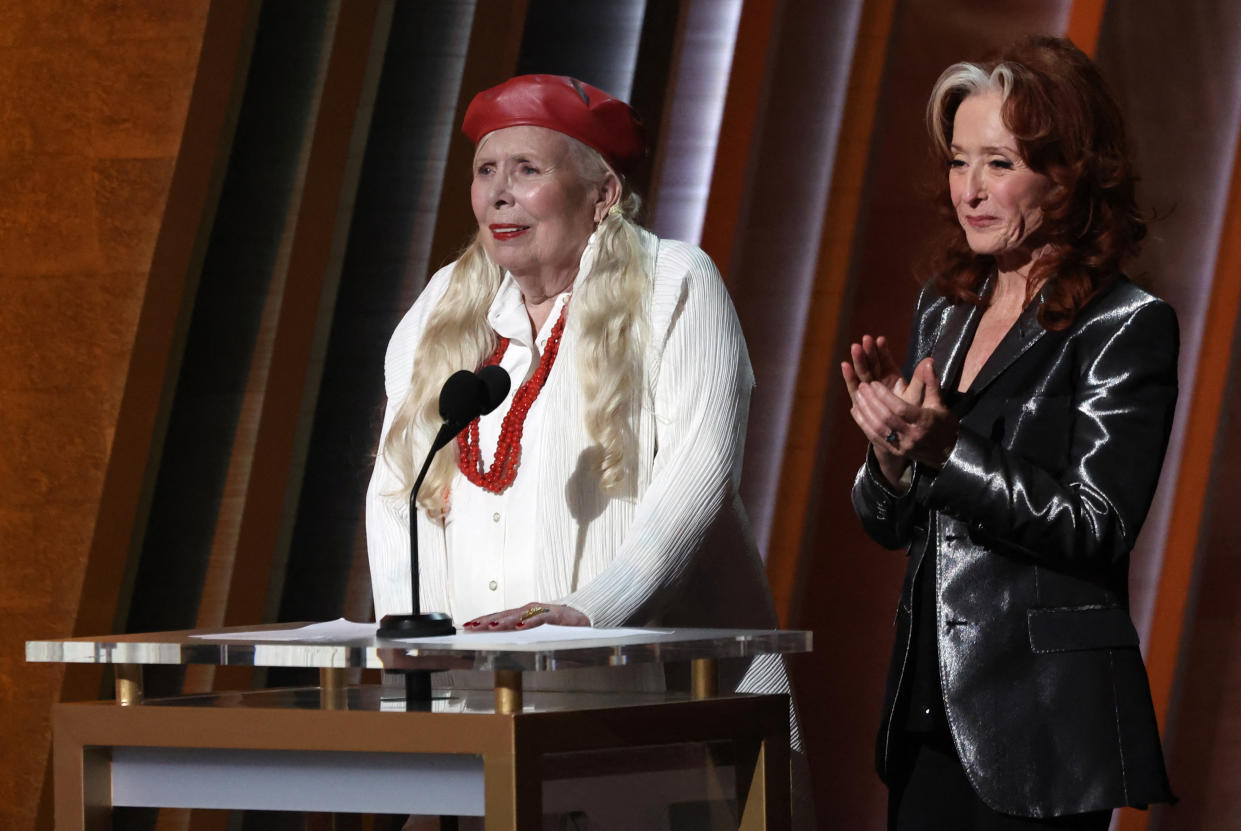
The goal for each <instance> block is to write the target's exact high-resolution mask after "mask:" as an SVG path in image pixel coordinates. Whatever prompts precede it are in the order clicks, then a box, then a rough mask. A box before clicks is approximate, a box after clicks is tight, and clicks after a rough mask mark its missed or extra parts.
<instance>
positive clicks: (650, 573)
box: [367, 75, 788, 691]
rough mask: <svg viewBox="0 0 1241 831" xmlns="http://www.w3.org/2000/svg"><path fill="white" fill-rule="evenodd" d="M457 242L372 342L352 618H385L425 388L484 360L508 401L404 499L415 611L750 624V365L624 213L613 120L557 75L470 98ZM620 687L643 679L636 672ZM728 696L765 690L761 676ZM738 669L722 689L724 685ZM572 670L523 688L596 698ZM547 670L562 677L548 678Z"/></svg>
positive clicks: (758, 578)
mask: <svg viewBox="0 0 1241 831" xmlns="http://www.w3.org/2000/svg"><path fill="white" fill-rule="evenodd" d="M463 131H464V132H465V134H466V135H467V136H468V137H469V138H470V139H471V140H472V141H473V142H474V143H475V154H474V175H473V182H472V184H471V186H470V197H471V203H472V205H473V209H474V216H475V218H476V219H477V221H478V233H477V236H476V237H475V239H474V241H473V242H472V243H470V245H469V246H468V247H467V248H466V250H465V252H464V253H463V254H462V255H461V257H460V258H459V259H458V260H457V261H456V262H454V263H452V264H450V265H448V266H446V267H445V268H443V269H441V270H440V271H439V272H438V273H436V274H435V275H434V276H433V277H432V278H431V280H430V282H429V283H428V284H427V287H426V289H425V290H424V291H423V292H422V295H421V296H420V297H419V298H418V301H417V302H416V303H415V304H414V306H413V308H412V309H411V310H410V312H409V313H408V314H407V315H406V316H405V318H404V320H402V321H401V323H400V325H399V326H398V327H397V329H396V332H395V334H394V335H393V337H392V341H391V344H390V346H389V348H388V355H387V361H386V365H385V376H386V385H387V393H388V407H387V412H386V414H385V417H384V423H383V434H382V438H381V440H380V446H379V453H378V459H377V461H376V464H375V469H374V474H373V478H372V480H371V485H370V489H369V492H368V496H367V540H368V548H369V554H370V566H371V582H372V587H373V591H374V598H375V611H376V614H377V615H379V616H382V615H386V614H389V613H403V612H408V611H409V609H410V606H411V603H410V574H409V568H410V558H409V526H408V523H409V521H410V519H409V516H408V507H407V506H408V504H409V494H410V489H411V484H412V482H413V480H414V478H415V473H416V465H418V464H421V461H422V458H423V457H424V456H425V454H426V450H427V448H428V447H429V446H430V443H431V441H432V439H433V437H434V436H435V434H436V431H437V429H438V427H439V426H440V423H441V419H440V416H439V413H438V409H437V399H438V394H439V390H440V385H441V384H442V383H443V382H444V379H446V378H447V377H448V376H449V375H450V374H452V373H453V372H454V371H457V370H461V369H470V370H474V369H477V368H479V367H480V366H484V365H488V364H499V366H501V367H503V368H504V369H505V370H506V371H507V372H508V373H509V375H510V376H511V378H512V379H513V388H512V391H511V392H510V394H509V395H508V397H507V399H506V400H505V401H504V402H503V403H502V404H501V405H500V406H499V407H498V408H497V409H496V410H495V411H493V412H492V413H490V414H488V415H484V416H482V417H481V418H480V419H478V420H477V421H475V422H474V423H473V424H472V425H470V427H469V428H468V429H467V430H466V431H465V432H463V433H462V434H461V436H459V437H458V440H457V444H456V446H455V447H452V448H450V450H452V451H453V452H445V453H441V454H440V455H439V456H438V457H437V459H436V461H435V462H434V463H433V465H432V466H431V468H430V472H429V473H428V475H427V478H426V480H425V481H424V483H423V486H422V488H421V489H420V491H419V495H418V510H417V517H416V520H415V521H416V522H417V523H418V526H417V535H418V542H419V555H420V569H419V573H420V576H421V579H420V603H421V608H422V609H424V610H428V611H443V612H447V613H449V614H450V615H451V616H452V617H453V619H454V620H456V621H457V622H458V625H461V624H464V627H465V629H466V630H467V631H469V630H474V631H479V630H482V631H488V630H504V629H512V628H518V627H533V626H538V625H541V624H544V623H555V624H560V625H571V626H605V627H606V626H621V625H636V626H646V625H664V626H676V625H684V626H707V627H712V626H716V627H741V628H770V627H774V626H775V625H776V616H775V613H774V607H773V603H772V600H771V595H770V592H769V590H768V588H767V583H766V579H765V575H764V570H763V565H762V562H761V560H760V558H759V556H758V553H757V550H756V548H755V545H754V541H753V537H752V535H751V534H750V532H749V528H748V524H747V520H746V517H745V512H744V509H743V507H742V504H741V501H740V499H739V497H738V490H737V486H738V479H739V476H740V472H741V458H742V449H743V445H744V440H745V425H746V416H747V413H748V408H749V399H750V390H751V388H752V386H753V376H752V371H751V368H750V362H749V358H748V355H747V353H746V347H745V342H744V341H743V339H742V336H741V330H740V328H739V326H738V323H737V317H736V314H735V312H734V310H733V307H732V303H731V301H730V300H729V297H728V293H727V292H726V290H725V288H724V285H723V282H722V281H721V280H720V276H719V273H718V272H717V270H716V268H715V266H714V265H713V264H712V262H711V260H710V259H709V258H708V257H707V256H706V255H705V254H703V252H702V251H700V250H699V249H697V248H695V247H694V246H692V245H688V244H686V243H682V242H675V241H671V240H661V239H658V238H656V237H655V236H653V235H651V234H650V233H648V232H646V231H644V230H643V229H641V228H640V227H638V226H637V225H636V224H634V221H633V216H634V213H635V211H636V210H637V207H638V199H637V197H636V196H635V195H634V194H633V193H632V192H630V191H629V190H628V185H627V180H626V176H627V175H628V174H629V173H630V172H631V171H632V169H633V167H634V165H635V163H637V162H639V161H640V160H641V159H642V157H643V155H644V153H645V145H644V142H643V138H642V133H641V125H640V123H639V121H638V119H637V117H636V115H635V113H634V112H633V110H632V109H631V108H630V107H629V106H628V105H627V104H625V103H624V102H622V101H619V100H617V99H615V98H613V97H611V96H609V95H607V94H606V93H604V92H602V91H601V90H598V89H595V88H594V87H592V86H589V85H587V84H584V83H581V82H580V81H576V80H574V79H572V78H566V77H560V76H548V75H527V76H522V77H518V78H513V79H511V80H509V81H507V82H505V83H503V84H501V85H499V86H497V87H495V88H493V89H490V90H487V91H485V92H482V93H480V94H479V95H478V96H476V97H475V98H474V100H473V102H472V103H471V104H470V106H469V108H468V110H467V111H466V115H465V121H464V124H463ZM633 669H634V670H635V673H631V677H630V678H628V679H627V683H630V684H634V683H636V684H639V685H641V686H646V687H650V686H652V685H653V684H657V685H662V683H663V678H662V674H661V675H659V677H658V678H652V677H650V674H649V672H648V673H647V674H646V677H644V678H634V677H632V675H634V674H637V675H641V674H642V673H641V672H640V670H642V669H648V670H649V669H651V668H650V667H647V668H641V667H639V668H633ZM746 670H747V667H734V668H733V672H734V676H733V677H731V678H724V679H721V680H722V684H724V685H726V686H727V687H729V688H738V689H745V690H752V691H753V690H764V691H771V690H780V691H786V690H787V689H788V686H787V681H786V680H785V676H784V671H783V665H782V664H781V662H780V661H779V660H778V659H776V660H759V661H756V662H754V664H753V665H752V666H749V667H748V671H746ZM743 671H745V677H744V678H742V677H741V676H742V672H743ZM608 672H609V675H608V676H607V677H606V678H603V679H601V678H599V677H598V676H596V677H594V678H593V679H592V678H590V677H589V676H587V677H582V676H580V675H578V676H577V677H576V678H575V677H572V676H574V675H576V674H577V672H576V671H569V672H566V673H554V674H552V675H553V676H554V677H553V678H548V679H537V678H536V679H531V680H530V681H529V682H528V685H529V686H530V687H534V688H537V687H538V686H540V685H543V686H548V685H551V684H557V682H559V685H560V686H563V685H564V684H565V683H568V684H570V685H574V686H591V685H597V684H599V683H601V682H602V683H607V684H609V685H614V684H616V683H621V682H619V681H618V680H617V675H616V674H615V671H613V670H609V671H608ZM565 678H568V681H567V682H566V681H565V680H564V679H565Z"/></svg>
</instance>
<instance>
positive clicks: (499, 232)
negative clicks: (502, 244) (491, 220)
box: [487, 224, 530, 241]
mask: <svg viewBox="0 0 1241 831" xmlns="http://www.w3.org/2000/svg"><path fill="white" fill-rule="evenodd" d="M487 229H488V230H489V231H491V236H492V237H494V238H495V239H498V240H501V241H504V240H510V239H516V238H517V237H519V236H521V235H522V234H524V233H526V231H529V230H530V226H529V225H498V224H497V225H488V226H487Z"/></svg>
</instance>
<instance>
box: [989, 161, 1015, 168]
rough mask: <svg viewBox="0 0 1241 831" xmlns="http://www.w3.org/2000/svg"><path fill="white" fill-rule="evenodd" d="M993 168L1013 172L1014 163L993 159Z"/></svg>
mask: <svg viewBox="0 0 1241 831" xmlns="http://www.w3.org/2000/svg"><path fill="white" fill-rule="evenodd" d="M991 166H992V167H998V168H1000V169H1001V170H1012V169H1013V163H1012V162H1010V161H1009V160H1008V159H992V160H991Z"/></svg>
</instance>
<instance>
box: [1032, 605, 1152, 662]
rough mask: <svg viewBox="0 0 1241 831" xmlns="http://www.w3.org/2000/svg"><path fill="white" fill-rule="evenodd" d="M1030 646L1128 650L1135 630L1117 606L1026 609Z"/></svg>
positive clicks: (1036, 648)
mask: <svg viewBox="0 0 1241 831" xmlns="http://www.w3.org/2000/svg"><path fill="white" fill-rule="evenodd" d="M1026 625H1027V627H1028V629H1029V632H1030V649H1031V650H1032V651H1034V652H1038V653H1048V652H1073V651H1076V650H1082V649H1128V648H1136V647H1137V645H1138V630H1137V629H1136V628H1134V625H1133V620H1132V619H1130V617H1129V613H1128V612H1127V611H1125V610H1124V609H1122V608H1120V607H1118V606H1070V607H1062V608H1048V609H1030V610H1028V611H1027V612H1026Z"/></svg>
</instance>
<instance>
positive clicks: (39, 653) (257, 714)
mask: <svg viewBox="0 0 1241 831" xmlns="http://www.w3.org/2000/svg"><path fill="white" fill-rule="evenodd" d="M302 625H303V624H287V625H284V626H282V627H281V626H276V627H267V629H280V628H285V629H296V628H298V627H300V626H302ZM235 631H238V632H241V631H243V630H235ZM244 631H246V632H249V631H252V628H251V629H246V630H244ZM205 633H206V630H204V631H203V632H191V631H180V632H159V633H151V634H139V635H116V636H108V637H88V638H70V639H64V640H48V641H28V642H27V644H26V658H27V660H28V661H52V662H65V663H110V664H113V665H114V670H115V674H116V700H115V701H92V702H76V703H62V704H57V705H55V708H54V715H53V755H54V778H55V820H56V828H57V829H62V830H63V831H68V829H91V831H95V829H101V828H107V827H110V815H111V809H112V808H113V807H121V806H138V807H170V808H177V807H180V808H235V809H249V810H293V811H325V812H348V813H409V814H431V815H445V816H469V815H475V816H477V815H483V816H485V827H486V829H487V831H500V830H501V829H503V830H504V831H509V830H510V829H515V830H519V831H526V829H538V828H541V827H542V818H543V812H544V807H545V806H544V804H543V783H544V780H548V779H554V778H556V777H557V776H566V775H572V774H571V773H568V774H567V773H566V770H569V771H572V769H573V768H574V767H575V763H574V760H575V759H576V758H579V757H581V756H582V754H583V753H585V752H595V753H598V752H600V751H622V752H625V753H630V754H635V755H633V756H631V758H633V759H641V758H643V756H642V754H643V753H644V752H645V751H647V750H650V749H664V750H665V751H666V750H668V749H670V748H674V747H677V746H681V747H689V746H696V747H697V746H705V745H708V744H709V745H711V746H713V747H715V748H717V749H720V748H722V749H723V756H724V757H726V759H727V761H728V763H729V764H731V766H732V767H733V768H734V771H735V778H734V784H735V787H734V789H733V794H732V795H733V796H735V799H736V805H737V822H738V825H737V827H738V828H739V829H744V830H745V831H754V830H755V829H787V828H788V827H789V763H788V758H789V756H788V754H789V725H788V712H789V711H788V697H787V696H785V695H735V694H724V695H720V694H718V690H717V689H716V687H717V682H716V678H717V662H718V661H719V660H721V659H725V658H746V657H754V656H758V655H771V654H785V653H795V652H805V651H809V649H810V648H811V638H810V633H809V632H800V631H782V630H764V631H750V630H724V629H676V630H652V631H649V632H645V633H638V634H631V635H629V636H626V637H621V638H610V637H608V635H607V630H600V633H599V634H600V637H598V638H590V639H586V640H583V639H573V640H564V641H543V642H540V643H530V644H494V643H487V644H482V645H479V646H472V645H471V644H470V642H469V640H468V636H464V637H462V636H458V637H456V638H452V639H450V640H447V641H444V642H441V643H427V642H419V643H416V644H415V643H410V642H405V641H385V640H377V639H376V638H375V637H373V636H367V637H357V638H348V639H343V640H337V641H329V642H325V641H323V640H319V639H314V640H299V639H292V640H281V641H278V642H277V641H256V640H254V639H250V638H248V637H243V636H241V635H238V637H237V638H236V639H233V638H232V637H231V636H228V635H229V633H230V630H212V633H213V634H224V635H226V636H228V637H225V638H224V639H214V640H203V639H201V638H200V637H195V636H196V635H202V634H205ZM672 662H689V663H690V666H691V672H690V676H691V690H690V691H689V692H688V693H684V692H671V691H669V692H657V693H652V692H622V691H616V692H525V693H523V685H522V674H523V673H524V672H531V671H554V670H561V669H569V668H585V667H609V666H626V665H636V664H659V663H672ZM152 664H212V665H217V666H267V667H301V668H317V669H318V670H319V677H320V684H319V686H318V687H309V688H288V689H272V690H257V691H250V692H219V693H210V694H202V695H185V696H177V697H172V698H161V699H144V697H143V694H142V667H143V666H145V665H152ZM357 668H363V669H366V668H378V669H383V670H386V671H389V672H393V671H395V672H405V671H421V670H433V671H437V670H463V669H472V670H482V671H487V672H491V673H493V674H494V688H493V690H491V691H477V690H474V691H464V690H461V691H454V690H445V691H439V692H438V693H437V694H436V696H435V697H434V698H432V700H430V701H421V702H417V701H406V700H405V699H403V698H401V697H399V696H398V697H390V696H389V695H385V693H384V689H385V688H384V687H380V686H378V685H366V686H349V685H347V684H346V678H347V673H348V671H349V670H351V669H357ZM575 754H576V756H575ZM665 755H666V754H665ZM641 766H642V763H639V767H641ZM578 772H579V773H580V771H578ZM648 772H650V771H648ZM661 781H663V778H662V777H660V776H659V775H657V774H656V775H652V776H651V777H650V779H649V787H650V788H651V789H658V787H659V783H660V782H661ZM549 809H550V808H549Z"/></svg>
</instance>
